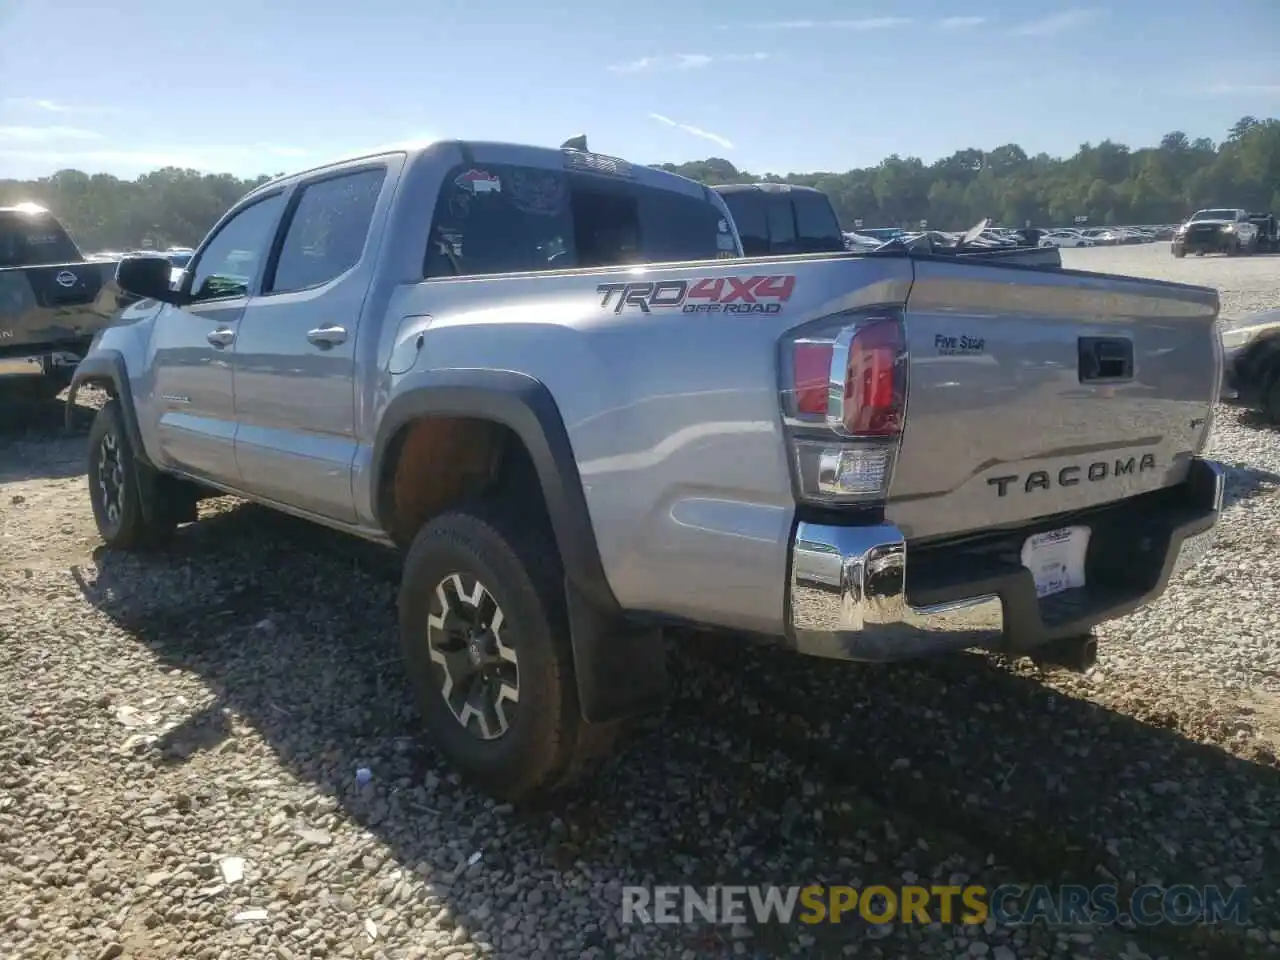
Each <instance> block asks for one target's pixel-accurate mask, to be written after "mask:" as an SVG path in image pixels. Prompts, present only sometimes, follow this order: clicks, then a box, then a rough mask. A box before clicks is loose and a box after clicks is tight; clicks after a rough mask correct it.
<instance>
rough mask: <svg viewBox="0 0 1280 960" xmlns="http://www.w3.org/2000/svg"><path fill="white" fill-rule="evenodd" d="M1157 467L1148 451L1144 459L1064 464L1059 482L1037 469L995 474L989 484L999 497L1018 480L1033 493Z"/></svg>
mask: <svg viewBox="0 0 1280 960" xmlns="http://www.w3.org/2000/svg"><path fill="white" fill-rule="evenodd" d="M1155 468H1156V458H1155V455H1154V454H1151V453H1144V454H1143V455H1142V457H1141V458H1139V457H1129V459H1127V460H1121V459H1117V460H1116V461H1115V462H1114V463H1112V462H1109V461H1106V460H1097V461H1095V462H1093V463H1089V464H1084V465H1078V466H1077V465H1072V466H1069V467H1063V468H1062V469H1060V470H1059V471H1058V473H1057V483H1054V482H1053V481H1052V480H1051V479H1050V478H1051V477H1052V476H1053V474H1052V473H1051V471H1049V470H1033V471H1032V472H1031V473H1028V474H1027V475H1026V476H1025V477H1022V476H1019V475H1018V474H1016V473H1014V474H1010V475H1009V476H1007V477H991V478H990V479H988V480H987V484H988V485H989V486H992V487H995V488H996V493H997V496H1001V497H1004V496H1008V494H1009V487H1010V486H1011V485H1012V484H1014V483H1015V482H1018V481H1021V483H1020V484H1019V486H1021V487H1022V492H1023V493H1031V492H1032V491H1034V490H1050V489H1052V488H1053V487H1074V486H1075V485H1076V484H1078V483H1080V482H1081V481H1082V480H1083V481H1086V482H1088V483H1098V482H1099V481H1102V480H1112V479H1115V478H1117V477H1124V476H1129V475H1130V474H1133V473H1146V472H1147V471H1148V470H1154V469H1155Z"/></svg>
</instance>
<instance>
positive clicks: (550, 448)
mask: <svg viewBox="0 0 1280 960" xmlns="http://www.w3.org/2000/svg"><path fill="white" fill-rule="evenodd" d="M433 416H435V417H448V416H454V417H474V418H476V419H480V420H490V421H493V422H495V423H499V424H502V425H503V426H505V427H507V428H508V429H510V430H511V431H512V432H513V433H514V434H515V435H516V437H517V438H519V440H520V441H521V443H523V444H524V446H525V449H526V450H527V451H528V452H529V457H530V460H531V461H532V462H533V468H534V471H535V473H536V474H537V477H538V482H539V484H540V485H541V487H542V495H543V499H544V501H545V503H546V507H547V515H548V517H549V519H550V521H551V529H552V534H553V535H554V537H555V540H556V546H557V548H558V549H559V551H560V558H561V562H562V563H563V565H564V572H565V581H566V582H565V602H566V604H567V606H568V611H569V623H570V637H571V642H572V646H573V655H574V668H575V673H576V675H577V686H578V700H579V705H580V708H581V710H582V714H583V716H584V717H585V718H586V719H587V720H588V721H590V722H593V723H605V722H608V721H611V720H615V719H620V718H622V717H626V716H630V715H636V714H640V713H647V712H649V711H651V710H653V709H655V708H656V707H657V706H659V705H660V704H661V702H662V701H665V699H666V692H667V684H666V651H665V648H664V645H663V643H662V637H661V631H660V630H659V629H658V628H656V627H645V626H641V625H636V624H631V623H629V622H628V621H627V619H626V617H625V616H624V613H623V610H622V608H621V606H620V605H619V603H618V600H617V597H616V596H614V593H613V590H612V588H611V587H610V586H609V581H608V579H607V577H606V576H605V572H604V565H603V564H602V562H601V560H600V551H599V547H598V545H597V542H596V536H595V530H594V529H593V527H592V524H591V516H590V514H589V512H588V510H587V499H586V494H585V492H584V490H583V487H582V477H581V474H580V473H579V471H578V464H577V461H576V460H575V458H574V455H573V447H572V446H571V444H570V442H569V432H568V430H567V429H566V428H565V425H564V420H563V418H562V417H561V415H560V409H559V407H558V406H557V404H556V402H555V398H554V397H553V396H552V395H551V391H550V390H548V389H547V387H546V385H545V384H543V383H542V382H541V381H540V380H537V379H535V378H533V377H530V376H528V375H526V374H522V373H517V372H514V371H509V370H485V369H444V370H431V371H428V372H427V373H426V374H425V375H424V376H423V378H422V380H421V381H420V382H419V384H418V385H416V386H414V387H412V388H410V389H409V390H408V391H406V392H405V393H402V394H400V395H399V396H397V397H395V398H393V399H392V400H391V402H390V403H389V404H388V405H387V408H386V410H385V411H383V414H382V416H381V418H380V423H379V425H378V431H377V435H376V438H375V440H374V449H373V460H372V464H371V470H372V474H371V481H372V482H373V484H374V490H375V495H374V503H373V506H374V513H375V518H376V519H377V521H378V523H379V525H380V526H382V527H383V528H384V529H385V528H386V527H387V517H386V514H387V509H388V505H387V504H386V503H385V502H384V501H383V496H384V494H383V489H384V484H383V482H382V481H383V477H384V473H385V471H386V469H387V466H388V458H389V457H393V456H395V454H396V451H395V449H394V444H395V442H396V438H397V436H398V435H399V434H400V431H401V429H402V428H403V427H405V426H407V425H408V424H410V423H411V422H413V421H414V420H417V419H421V418H424V417H433Z"/></svg>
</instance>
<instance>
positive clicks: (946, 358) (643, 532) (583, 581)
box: [73, 141, 1222, 800]
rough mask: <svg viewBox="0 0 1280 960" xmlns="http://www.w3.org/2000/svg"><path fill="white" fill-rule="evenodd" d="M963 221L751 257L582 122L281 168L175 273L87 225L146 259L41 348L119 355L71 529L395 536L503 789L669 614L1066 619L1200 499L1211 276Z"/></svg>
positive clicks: (428, 688) (550, 774) (898, 624)
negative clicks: (1058, 265) (943, 246)
mask: <svg viewBox="0 0 1280 960" xmlns="http://www.w3.org/2000/svg"><path fill="white" fill-rule="evenodd" d="M246 251H247V252H248V253H249V258H248V260H246V259H245V257H244V254H245V252H246ZM235 256H239V258H240V259H235ZM962 260H963V258H957V257H954V256H933V255H929V254H924V253H919V252H917V251H912V250H910V249H907V248H897V249H892V250H888V251H885V252H883V253H881V254H875V255H857V254H852V253H840V252H836V253H825V254H810V255H797V256H779V257H764V258H755V259H748V258H745V257H743V256H742V247H741V243H740V240H739V238H738V235H737V231H736V229H735V228H734V227H733V223H732V219H731V218H730V217H729V215H728V212H727V210H726V208H725V206H724V203H723V201H722V200H721V199H720V198H719V197H718V196H717V195H716V194H715V193H714V192H712V191H710V190H708V189H706V188H705V187H702V186H700V185H698V184H695V183H693V182H691V181H689V180H686V179H683V178H680V177H678V176H675V175H672V174H669V173H664V172H660V171H656V170H652V169H649V168H645V167H640V166H633V165H631V164H628V163H626V162H625V161H621V160H617V159H615V158H611V157H604V156H600V155H597V154H593V153H588V152H586V151H585V149H581V150H579V149H560V150H555V149H544V148H534V147H521V146H515V145H509V144H497V143H479V142H471V143H463V142H456V141H450V142H439V143H434V144H431V145H428V146H423V147H418V148H414V149H407V150H404V151H393V152H387V153H380V154H376V155H371V156H365V157H359V158H354V159H352V160H350V161H347V162H344V163H341V164H336V165H331V166H327V167H324V168H321V169H317V170H311V171H307V172H304V173H300V174H297V175H293V176H290V177H287V178H284V179H281V180H276V181H274V182H271V183H268V184H266V185H264V186H262V187H260V188H258V189H256V190H255V191H254V192H253V193H251V194H250V195H248V196H247V197H245V198H244V199H243V200H242V201H241V202H240V203H238V204H237V205H236V206H235V207H234V208H233V209H232V210H231V211H230V212H229V213H228V214H227V215H226V217H224V218H223V220H222V221H221V222H220V223H219V224H218V225H217V226H215V228H214V229H213V231H212V232H211V233H210V235H209V237H208V238H206V239H205V241H204V242H203V243H202V244H201V245H200V247H199V249H198V250H197V252H196V254H195V256H194V257H193V258H192V261H191V264H190V265H189V267H188V268H187V270H186V271H185V273H184V276H183V280H182V282H181V284H180V286H179V288H178V289H176V290H171V289H170V287H169V264H168V263H167V262H166V261H164V260H163V259H159V258H145V257H144V258H135V259H128V260H125V261H124V262H123V263H122V264H121V265H120V268H119V283H120V285H121V286H122V287H123V288H125V289H126V290H130V291H132V292H133V293H135V294H136V295H138V296H140V297H145V298H148V299H147V300H146V301H144V302H142V303H139V304H136V305H134V306H133V307H131V308H129V309H128V310H126V311H125V312H124V315H123V316H122V317H121V318H120V320H119V322H117V323H116V324H115V325H113V326H112V327H111V328H110V329H108V330H106V331H104V332H103V333H102V334H101V335H100V336H99V337H98V338H97V340H96V342H95V343H94V346H93V349H92V350H91V351H90V353H89V355H88V357H87V358H86V359H85V361H84V362H83V363H82V364H81V365H80V368H79V370H78V371H77V373H76V381H75V383H74V384H73V390H75V389H78V388H79V386H80V385H82V384H85V383H95V384H99V385H102V386H104V387H106V388H107V389H108V390H109V391H110V392H111V394H112V399H111V400H110V401H109V402H108V403H107V404H106V405H105V406H104V407H103V408H102V410H101V412H100V413H99V414H98V418H97V421H96V423H95V425H94V428H93V431H92V433H91V435H90V441H89V450H88V456H89V478H90V483H89V495H90V500H91V503H92V505H93V510H94V515H95V517H96V519H97V523H98V529H99V531H100V533H101V536H102V537H103V539H104V541H105V542H106V543H107V545H108V546H110V547H114V548H120V549H125V548H144V547H150V548H155V547H158V546H161V545H163V544H164V543H165V542H166V540H167V538H169V537H170V536H171V535H172V533H173V531H174V529H175V527H176V526H177V525H179V524H181V523H184V522H188V521H191V520H194V519H195V518H196V504H197V501H198V499H199V498H200V497H201V496H203V495H205V494H207V493H209V492H211V491H217V492H228V493H234V494H237V495H240V496H243V497H247V498H249V499H251V500H254V501H257V502H259V503H262V504H266V505H268V506H270V507H274V508H277V509H279V510H282V511H285V512H288V513H291V514H294V515H297V516H300V517H305V518H307V519H310V520H313V521H315V522H317V523H321V524H325V525H327V526H329V527H332V528H335V529H338V530H342V531H346V532H348V533H351V534H354V535H357V536H360V537H364V538H367V539H369V540H373V541H376V542H379V543H383V544H386V545H389V546H393V547H395V548H397V549H398V550H400V551H402V553H403V568H402V587H401V592H400V598H399V604H400V607H399V609H400V615H399V633H400V641H401V644H402V648H403V651H404V656H405V662H406V664H407V668H408V671H409V673H410V675H411V677H412V679H413V684H414V689H415V691H416V696H417V701H418V704H419V707H420V710H421V712H422V715H423V717H424V719H425V722H426V726H427V728H428V730H429V732H430V734H431V736H432V737H433V739H434V740H435V742H436V743H437V744H438V746H439V748H440V749H441V751H442V752H443V753H444V754H445V756H446V757H447V758H448V759H449V761H450V762H451V763H452V764H454V765H455V766H456V767H457V768H458V769H459V770H461V771H462V772H463V773H464V774H465V775H466V776H467V777H468V778H470V780H471V781H472V782H474V783H477V784H478V785H480V786H481V787H483V788H484V789H486V790H488V791H490V792H492V793H493V794H495V795H498V796H503V797H507V798H510V799H513V800H521V799H527V798H532V797H535V796H538V795H541V794H545V793H546V792H548V791H552V790H555V789H556V788H558V787H560V786H563V785H564V784H566V783H568V782H570V781H571V780H572V779H573V778H574V777H575V776H576V775H577V774H578V773H579V772H580V771H581V770H582V769H583V765H584V762H585V761H586V760H587V759H588V758H590V757H593V756H599V755H601V754H603V753H604V752H606V748H607V746H608V744H609V743H610V742H611V740H612V738H613V736H614V735H615V734H616V732H617V730H618V729H619V727H620V726H622V725H623V724H624V723H625V722H626V721H627V720H628V719H630V718H633V717H635V716H637V715H641V714H644V713H647V712H650V711H653V710H657V709H660V708H661V706H662V704H663V702H664V698H665V693H666V685H667V678H666V673H665V670H666V658H665V649H664V643H663V634H664V631H665V630H667V629H668V628H671V627H679V626H691V625H692V626H696V627H708V628H718V629H725V630H729V631H740V632H742V634H743V635H744V636H745V635H754V636H757V637H759V636H764V637H768V638H771V639H772V640H774V641H775V642H777V643H779V644H782V645H784V646H786V647H789V648H792V649H794V650H796V651H798V652H801V653H807V654H815V655H819V656H824V657H833V658H839V659H846V660H858V661H884V660H895V659H904V658H912V657H919V656H923V655H926V654H930V653H935V652H939V651H947V650H962V649H966V648H970V647H975V646H977V647H990V648H994V649H999V650H1007V651H1013V652H1030V653H1033V654H1038V655H1041V656H1044V657H1050V656H1052V655H1053V654H1054V652H1055V651H1056V652H1057V653H1059V654H1061V653H1063V651H1067V652H1069V653H1071V655H1072V657H1074V658H1075V659H1077V660H1079V659H1087V658H1088V657H1089V656H1090V655H1091V653H1092V646H1091V643H1092V641H1091V640H1090V639H1089V631H1090V628H1091V627H1092V626H1094V625H1095V624H1097V623H1099V622H1101V621H1103V620H1106V619H1108V618H1111V617H1116V616H1120V615H1121V614H1124V613H1126V612H1128V611H1130V610H1133V609H1134V608H1136V607H1138V606H1141V605H1142V604H1145V603H1148V602H1150V601H1151V600H1153V599H1154V598H1156V597H1157V596H1159V595H1160V593H1161V592H1162V591H1163V590H1164V589H1165V586H1166V584H1167V583H1168V582H1169V578H1170V577H1171V576H1172V575H1173V574H1174V572H1175V570H1176V569H1177V568H1178V567H1179V566H1180V565H1183V564H1186V563H1187V562H1189V561H1190V560H1191V559H1193V558H1194V557H1195V555H1196V554H1197V552H1198V551H1199V550H1202V549H1203V546H1204V544H1205V537H1206V535H1207V534H1209V532H1210V530H1211V528H1212V526H1213V524H1214V521H1215V518H1216V516H1217V513H1218V511H1219V509H1220V506H1221V496H1222V472H1221V470H1220V468H1219V467H1218V466H1217V465H1216V464H1214V463H1213V462H1212V461H1209V460H1206V459H1204V458H1203V457H1202V456H1201V455H1200V454H1201V452H1202V451H1203V449H1204V447H1205V445H1206V443H1207V440H1208V435H1209V428H1210V416H1211V409H1212V403H1213V401H1214V399H1215V397H1216V395H1217V392H1218V389H1219V381H1220V377H1221V372H1220V362H1221V361H1220V346H1219V342H1218V338H1217V334H1216V332H1215V328H1214V323H1215V319H1216V316H1217V312H1218V300H1217V294H1216V293H1215V292H1214V291H1212V290H1207V289H1202V288H1198V287H1190V286H1183V285H1177V284H1168V283H1158V282H1155V281H1149V280H1137V279H1132V278H1128V277H1113V276H1105V275H1100V274H1090V273H1081V272H1076V271H1068V270H1042V269H1036V268H1027V267H1019V266H1009V265H1004V264H1000V263H984V262H981V261H974V262H967V261H966V262H961V261H962ZM1060 659H1070V658H1068V657H1065V656H1063V657H1060Z"/></svg>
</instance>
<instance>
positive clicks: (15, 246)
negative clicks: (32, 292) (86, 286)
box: [0, 210, 81, 267]
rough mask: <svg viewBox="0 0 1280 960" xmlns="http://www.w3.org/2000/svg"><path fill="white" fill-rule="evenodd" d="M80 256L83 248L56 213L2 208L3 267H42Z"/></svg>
mask: <svg viewBox="0 0 1280 960" xmlns="http://www.w3.org/2000/svg"><path fill="white" fill-rule="evenodd" d="M80 259H81V257H80V251H79V250H77V249H76V245H75V244H74V243H72V241H71V237H70V236H69V235H68V234H67V231H66V230H64V229H63V227H62V224H60V223H59V222H58V220H57V218H55V217H54V216H53V214H51V213H45V212H41V213H25V212H22V211H21V210H0V267H40V266H44V265H46V264H51V263H77V262H79V261H80Z"/></svg>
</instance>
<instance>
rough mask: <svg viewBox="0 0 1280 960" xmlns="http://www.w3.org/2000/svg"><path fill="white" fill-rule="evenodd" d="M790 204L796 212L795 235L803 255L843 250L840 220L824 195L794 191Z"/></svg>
mask: <svg viewBox="0 0 1280 960" xmlns="http://www.w3.org/2000/svg"><path fill="white" fill-rule="evenodd" d="M791 202H792V204H793V206H794V207H795V211H796V234H797V236H798V237H799V243H800V246H801V248H802V252H804V253H825V252H827V251H832V250H844V233H842V232H841V230H840V220H839V218H838V217H836V211H835V208H834V207H832V206H831V201H830V200H828V199H827V197H826V194H822V193H810V192H809V191H807V190H799V191H794V192H793V193H792V195H791Z"/></svg>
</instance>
